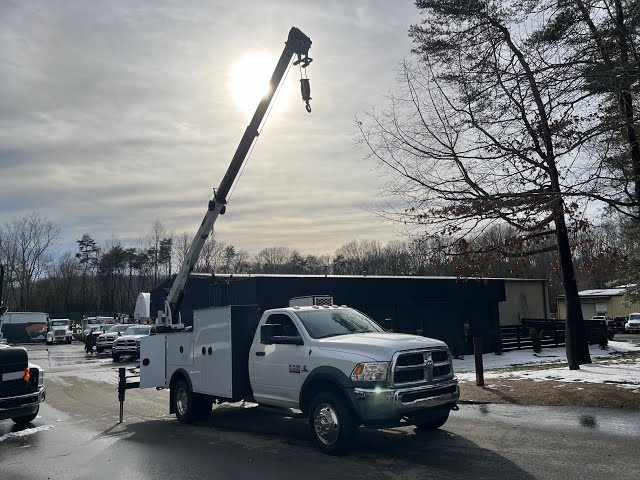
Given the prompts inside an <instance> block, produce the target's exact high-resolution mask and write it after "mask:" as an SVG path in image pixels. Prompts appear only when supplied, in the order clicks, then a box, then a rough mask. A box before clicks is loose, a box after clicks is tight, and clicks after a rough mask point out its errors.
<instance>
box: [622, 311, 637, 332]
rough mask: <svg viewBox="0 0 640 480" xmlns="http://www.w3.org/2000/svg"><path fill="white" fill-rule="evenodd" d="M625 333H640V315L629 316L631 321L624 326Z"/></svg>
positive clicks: (632, 314)
mask: <svg viewBox="0 0 640 480" xmlns="http://www.w3.org/2000/svg"><path fill="white" fill-rule="evenodd" d="M624 331H625V332H627V333H638V332H640V313H630V314H629V321H628V322H627V323H626V325H625V326H624Z"/></svg>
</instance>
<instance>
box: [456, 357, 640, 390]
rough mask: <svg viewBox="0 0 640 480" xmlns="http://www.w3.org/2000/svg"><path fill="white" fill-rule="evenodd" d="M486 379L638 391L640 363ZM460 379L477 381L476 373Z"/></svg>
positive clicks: (526, 372)
mask: <svg viewBox="0 0 640 480" xmlns="http://www.w3.org/2000/svg"><path fill="white" fill-rule="evenodd" d="M484 378H485V379H487V380H496V379H510V380H519V379H529V380H533V381H534V382H542V381H545V380H551V381H554V382H579V383H608V384H613V385H617V386H618V387H622V388H625V389H630V390H633V391H637V390H638V389H639V387H640V362H628V363H625V364H617V365H600V364H589V365H581V366H580V370H569V369H568V368H567V367H563V368H550V369H545V370H520V371H517V372H502V373H487V372H485V374H484ZM458 379H459V380H462V381H472V380H474V379H475V373H461V374H460V375H458ZM578 390H581V388H578Z"/></svg>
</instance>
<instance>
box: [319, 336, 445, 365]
mask: <svg viewBox="0 0 640 480" xmlns="http://www.w3.org/2000/svg"><path fill="white" fill-rule="evenodd" d="M318 346H319V347H320V348H322V349H323V350H333V351H336V352H345V353H355V354H358V355H362V356H363V357H368V358H371V359H373V360H377V361H380V362H385V361H386V362H388V361H391V357H393V354H394V353H396V352H399V351H402V350H415V349H419V348H437V347H444V348H446V347H447V345H446V343H444V342H441V341H440V340H435V339H433V338H427V337H420V336H418V335H407V334H405V333H383V332H381V333H355V334H352V335H338V336H336V337H328V338H321V339H319V340H318Z"/></svg>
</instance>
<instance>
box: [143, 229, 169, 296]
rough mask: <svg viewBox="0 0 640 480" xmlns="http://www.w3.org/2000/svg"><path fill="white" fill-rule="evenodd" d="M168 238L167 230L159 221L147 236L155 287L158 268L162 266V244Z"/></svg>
mask: <svg viewBox="0 0 640 480" xmlns="http://www.w3.org/2000/svg"><path fill="white" fill-rule="evenodd" d="M166 237H167V230H166V228H165V227H164V225H163V224H162V222H161V221H160V220H159V219H156V220H154V222H153V223H152V224H151V228H150V230H149V233H148V234H147V245H148V254H149V258H150V260H151V265H152V268H153V285H154V286H155V285H157V283H158V268H159V265H160V262H159V257H160V242H162V239H163V238H166Z"/></svg>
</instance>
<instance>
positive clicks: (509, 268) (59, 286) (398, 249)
mask: <svg viewBox="0 0 640 480" xmlns="http://www.w3.org/2000/svg"><path fill="white" fill-rule="evenodd" d="M511 235H513V232H511V231H510V228H509V227H494V228H491V229H488V230H487V231H486V232H484V233H483V234H482V235H481V236H479V237H478V238H477V239H475V240H474V242H473V243H472V244H471V245H470V248H469V249H467V251H466V252H464V253H462V254H455V255H449V254H447V253H446V252H444V251H443V250H442V245H441V244H439V243H438V241H436V240H434V239H414V240H406V241H391V242H388V243H382V242H379V241H376V240H353V241H351V242H348V243H346V244H344V245H342V246H340V247H339V248H337V249H336V250H335V251H334V252H333V253H332V254H317V255H314V254H302V253H300V251H298V250H296V249H294V248H291V247H289V246H273V247H267V248H264V249H262V250H260V251H258V252H256V253H254V254H251V253H249V252H248V251H247V250H244V249H242V248H239V247H237V246H235V245H231V244H229V243H227V242H224V241H223V240H221V239H219V238H218V237H217V236H216V235H211V236H210V237H209V239H208V240H207V243H206V244H205V247H204V248H203V252H202V255H201V256H200V260H199V262H198V264H197V265H196V268H195V269H194V271H196V272H201V273H210V274H239V273H245V274H311V275H396V276H407V275H408V276H413V275H420V276H457V277H499V278H502V277H506V278H540V279H548V280H549V285H550V294H551V295H552V298H553V296H555V295H556V294H559V293H561V291H562V287H561V278H560V275H559V265H558V256H557V253H555V252H544V253H540V254H538V255H535V256H529V257H524V258H506V257H501V256H490V255H479V254H477V253H474V252H475V251H477V250H479V249H482V248H485V247H486V246H487V245H500V244H502V243H504V241H505V238H509V237H510V236H511ZM60 239H61V233H60V229H59V228H58V227H57V226H56V225H54V224H53V223H52V222H51V221H50V220H48V219H46V218H44V217H41V216H40V215H38V214H36V213H32V214H28V215H26V216H24V217H22V218H19V219H16V220H14V221H12V222H9V223H6V224H5V225H4V226H2V227H0V264H3V265H5V266H6V275H5V279H4V286H3V301H4V304H5V305H6V306H8V307H9V309H10V310H14V311H46V312H51V313H55V314H57V315H64V316H68V315H69V314H71V313H75V314H78V313H101V314H112V313H115V312H118V313H132V310H133V307H134V305H135V301H136V298H137V296H138V294H139V293H140V292H148V291H150V290H151V289H153V288H154V287H155V286H156V285H158V284H159V283H161V282H163V281H164V280H166V279H167V278H168V277H170V276H171V275H172V273H175V272H176V270H177V269H178V268H180V265H181V264H182V262H183V261H184V256H185V253H186V251H187V249H188V247H189V244H190V242H191V239H192V235H191V234H189V233H187V232H184V233H179V234H175V233H173V232H170V231H168V230H167V229H166V228H165V227H164V226H163V224H162V223H161V222H160V221H158V220H156V221H155V222H154V223H153V224H152V225H151V227H150V229H149V231H148V233H147V234H146V235H144V236H141V238H140V239H139V240H138V241H137V242H135V246H134V245H125V244H124V243H123V242H122V241H120V240H118V239H117V238H115V237H114V238H111V239H109V240H106V241H103V242H98V241H97V240H96V239H95V238H94V237H93V236H92V235H91V234H89V233H86V234H84V235H82V236H81V237H80V238H78V239H76V241H75V243H76V246H77V247H76V249H75V250H69V251H63V252H59V251H58V250H57V249H56V246H57V245H58V243H59V242H60ZM627 240H628V239H627V238H626V237H625V236H624V234H623V230H622V229H621V227H620V226H619V224H617V223H615V222H609V223H607V224H604V225H600V226H598V227H593V228H590V229H588V230H587V231H584V232H581V233H580V234H579V235H577V236H575V238H573V244H574V246H575V247H574V252H575V253H574V256H575V260H576V270H577V272H578V284H579V285H580V286H581V288H602V287H605V286H606V285H608V284H610V283H611V282H616V281H621V279H622V274H623V267H624V265H626V263H627V262H628V261H629V255H631V254H632V253H633V252H631V251H630V249H629V248H628V243H627ZM552 305H553V302H552Z"/></svg>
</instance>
